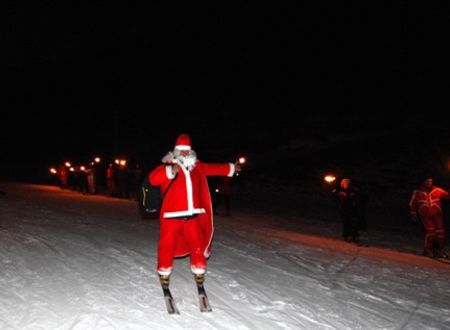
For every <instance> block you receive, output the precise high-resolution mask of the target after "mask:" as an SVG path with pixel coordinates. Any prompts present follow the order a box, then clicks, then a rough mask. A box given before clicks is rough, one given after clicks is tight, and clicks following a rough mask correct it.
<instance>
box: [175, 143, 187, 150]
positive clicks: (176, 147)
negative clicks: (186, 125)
mask: <svg viewBox="0 0 450 330" xmlns="http://www.w3.org/2000/svg"><path fill="white" fill-rule="evenodd" d="M175 150H191V146H187V145H183V144H180V145H177V146H175Z"/></svg>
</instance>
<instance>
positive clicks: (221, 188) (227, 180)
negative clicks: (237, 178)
mask: <svg viewBox="0 0 450 330" xmlns="http://www.w3.org/2000/svg"><path fill="white" fill-rule="evenodd" d="M232 179H233V178H231V177H228V176H224V177H220V178H218V180H217V183H216V186H215V188H214V189H215V191H214V194H215V196H214V197H215V198H213V209H214V214H218V211H219V209H221V208H223V209H224V211H225V216H227V217H229V216H231V183H232V182H231V180H232Z"/></svg>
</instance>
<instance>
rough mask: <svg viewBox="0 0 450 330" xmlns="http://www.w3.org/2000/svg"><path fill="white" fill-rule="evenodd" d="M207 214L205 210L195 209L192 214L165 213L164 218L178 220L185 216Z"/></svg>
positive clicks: (181, 212)
mask: <svg viewBox="0 0 450 330" xmlns="http://www.w3.org/2000/svg"><path fill="white" fill-rule="evenodd" d="M201 213H206V211H205V209H194V210H193V212H190V211H189V210H186V211H177V212H164V218H177V217H184V216H187V217H188V216H191V215H195V214H201Z"/></svg>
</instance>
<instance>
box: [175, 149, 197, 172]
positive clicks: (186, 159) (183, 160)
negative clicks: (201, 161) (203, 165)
mask: <svg viewBox="0 0 450 330" xmlns="http://www.w3.org/2000/svg"><path fill="white" fill-rule="evenodd" d="M175 159H176V160H177V161H178V163H179V164H180V165H182V166H183V167H184V168H185V169H187V170H188V171H192V169H193V168H194V167H195V163H196V162H197V154H196V153H195V151H194V150H191V151H190V153H189V155H187V156H181V155H179V154H178V155H176V153H175Z"/></svg>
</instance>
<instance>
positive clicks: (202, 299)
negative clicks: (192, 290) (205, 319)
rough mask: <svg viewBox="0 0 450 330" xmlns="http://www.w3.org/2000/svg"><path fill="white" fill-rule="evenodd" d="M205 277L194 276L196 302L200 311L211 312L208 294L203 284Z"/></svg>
mask: <svg viewBox="0 0 450 330" xmlns="http://www.w3.org/2000/svg"><path fill="white" fill-rule="evenodd" d="M204 279H205V277H204V276H203V275H197V276H195V283H196V284H197V291H198V302H199V307H200V311H201V312H212V308H211V305H210V304H209V299H208V296H207V295H206V291H205V287H204V286H203V282H204Z"/></svg>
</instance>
